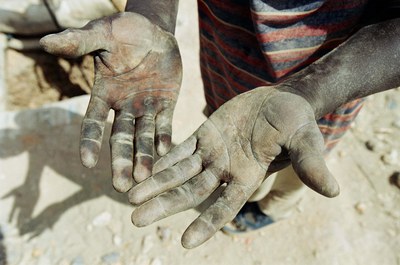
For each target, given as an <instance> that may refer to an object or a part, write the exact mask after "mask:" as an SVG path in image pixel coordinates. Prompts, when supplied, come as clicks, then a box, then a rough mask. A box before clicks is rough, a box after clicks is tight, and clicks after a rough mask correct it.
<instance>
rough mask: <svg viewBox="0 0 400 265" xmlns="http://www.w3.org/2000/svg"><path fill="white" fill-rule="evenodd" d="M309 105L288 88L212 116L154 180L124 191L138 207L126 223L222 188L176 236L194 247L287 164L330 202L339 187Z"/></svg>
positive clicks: (144, 220) (256, 93) (249, 97)
mask: <svg viewBox="0 0 400 265" xmlns="http://www.w3.org/2000/svg"><path fill="white" fill-rule="evenodd" d="M323 150H324V141H323V137H322V135H321V132H320V130H319V128H318V126H317V123H316V121H315V114H314V110H313V107H312V106H311V104H310V103H309V102H308V101H307V100H305V99H304V98H303V97H301V96H299V95H297V94H295V93H292V92H288V91H287V89H286V87H281V86H277V87H259V88H256V89H254V90H251V91H248V92H246V93H243V94H240V95H238V96H236V97H235V98H233V99H231V100H230V101H228V102H226V103H225V104H224V105H222V106H221V107H220V108H219V109H217V110H216V111H215V112H214V113H213V114H212V115H211V116H210V117H209V119H208V120H207V121H205V122H204V123H203V124H202V125H201V126H200V128H199V129H198V130H197V131H196V132H194V133H193V135H192V136H190V137H189V138H188V139H187V140H186V141H185V142H183V143H181V144H180V145H178V146H176V147H175V148H174V149H172V150H171V152H169V153H168V154H167V155H165V156H164V157H162V158H161V159H160V160H158V161H157V163H156V164H155V166H154V175H153V176H151V177H150V178H148V179H147V180H145V181H143V182H141V183H139V184H138V185H137V186H135V187H134V188H132V189H131V190H130V191H129V200H130V202H131V203H132V204H135V205H139V206H138V207H137V208H136V209H135V211H134V212H133V214H132V222H133V223H134V224H135V225H137V226H146V225H149V224H151V223H153V222H155V221H158V220H160V219H162V218H165V217H167V216H170V215H173V214H175V213H178V212H181V211H185V210H187V209H190V208H193V207H196V206H198V205H199V204H200V203H202V202H203V201H204V200H206V199H207V198H208V197H209V196H210V195H211V194H212V193H213V192H214V191H215V190H216V189H217V188H218V187H220V186H222V185H224V184H226V187H224V190H223V192H222V193H221V194H220V195H219V197H218V198H217V199H216V201H215V202H214V203H213V204H211V206H209V207H208V208H207V209H205V210H204V211H203V212H202V213H201V214H200V216H199V217H198V218H197V219H196V220H195V221H194V222H193V223H192V224H191V225H190V226H189V227H188V229H187V230H186V231H185V233H184V235H183V236H182V244H183V246H184V247H186V248H193V247H196V246H198V245H200V244H202V243H203V242H205V241H206V240H208V239H209V238H210V237H211V236H213V235H214V233H216V232H217V231H218V230H219V229H221V228H222V227H223V226H224V225H225V224H226V223H228V222H230V221H231V220H232V219H233V218H234V217H235V216H236V214H237V213H238V212H239V210H240V208H241V207H242V206H243V205H244V204H245V202H246V201H248V199H249V198H250V196H251V195H252V194H253V193H254V192H255V191H256V190H257V189H258V188H259V187H260V185H261V183H262V182H263V181H264V180H265V178H266V177H268V176H269V174H270V173H272V172H276V171H278V170H280V169H282V168H284V167H286V166H288V165H289V164H290V163H291V164H292V166H293V168H294V170H295V172H296V173H297V175H298V176H299V178H300V179H301V180H302V182H303V183H305V184H306V185H308V186H309V187H310V188H312V189H314V190H315V191H317V192H318V193H320V194H323V195H325V196H328V197H333V196H336V195H338V193H339V186H338V184H337V182H336V181H335V179H334V178H333V176H332V175H331V173H330V172H329V170H328V168H327V166H326V164H325V161H324V158H323Z"/></svg>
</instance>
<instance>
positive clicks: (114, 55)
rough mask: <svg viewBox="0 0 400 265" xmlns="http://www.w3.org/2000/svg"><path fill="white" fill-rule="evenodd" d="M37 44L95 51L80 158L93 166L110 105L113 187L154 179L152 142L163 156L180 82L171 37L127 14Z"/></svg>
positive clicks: (55, 50) (74, 52)
mask: <svg viewBox="0 0 400 265" xmlns="http://www.w3.org/2000/svg"><path fill="white" fill-rule="evenodd" d="M40 43H41V45H42V46H43V48H44V49H45V50H46V51H47V52H49V53H52V54H55V55H59V56H63V57H78V56H82V55H85V54H89V53H93V56H94V60H95V71H96V74H95V81H94V85H93V90H92V95H91V99H90V103H89V106H88V109H87V112H86V115H85V118H84V119H83V123H82V131H81V142H80V153H81V159H82V163H83V164H84V165H85V166H86V167H93V166H95V165H96V163H97V160H98V156H99V152H100V148H101V142H102V137H103V131H104V126H105V123H106V119H107V116H108V112H109V110H110V109H113V110H114V111H115V119H114V123H113V128H112V135H111V138H110V144H111V156H112V174H113V185H114V187H115V189H116V190H117V191H120V192H126V191H128V190H129V189H130V188H131V187H132V186H133V184H134V180H135V181H136V182H140V181H143V180H144V179H146V178H147V177H149V176H150V175H151V171H152V166H153V149H154V142H156V149H157V152H158V154H159V155H164V154H166V153H167V152H168V151H169V149H170V146H171V131H172V129H171V123H172V116H173V110H174V108H175V105H176V101H177V97H178V94H179V89H180V85H181V80H182V64H181V58H180V54H179V49H178V45H177V42H176V40H175V38H174V36H173V35H172V34H170V33H168V32H166V31H164V30H162V29H161V28H160V27H158V26H156V25H155V24H153V23H152V22H150V21H149V20H148V19H147V18H145V17H143V16H141V15H139V14H135V13H129V12H126V13H119V14H116V15H113V16H110V17H105V18H102V19H99V20H94V21H92V22H90V23H89V24H87V25H86V26H85V27H83V28H81V29H67V30H65V31H63V32H61V33H58V34H52V35H48V36H46V37H44V38H42V39H41V42H40ZM154 138H155V139H154ZM134 140H135V148H134V144H133V143H134ZM133 156H135V157H134V159H133ZM133 160H134V165H133ZM132 175H133V178H132Z"/></svg>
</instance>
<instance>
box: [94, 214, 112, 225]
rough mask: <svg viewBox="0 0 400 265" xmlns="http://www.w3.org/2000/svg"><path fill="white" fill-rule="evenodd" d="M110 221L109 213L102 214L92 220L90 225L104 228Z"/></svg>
mask: <svg viewBox="0 0 400 265" xmlns="http://www.w3.org/2000/svg"><path fill="white" fill-rule="evenodd" d="M111 219H112V215H111V214H110V213H109V212H102V213H101V214H99V215H97V216H96V217H95V218H94V219H93V221H92V225H94V226H106V225H107V224H108V223H110V221H111Z"/></svg>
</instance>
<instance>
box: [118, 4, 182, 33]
mask: <svg viewBox="0 0 400 265" xmlns="http://www.w3.org/2000/svg"><path fill="white" fill-rule="evenodd" d="M178 4H179V0H165V1H162V0H161V1H160V0H146V1H143V0H142V1H138V0H128V1H127V3H126V7H125V11H126V12H134V13H137V14H141V15H142V16H144V17H146V18H147V19H149V20H150V21H151V22H153V23H154V24H156V25H158V26H160V27H161V28H162V29H164V30H166V31H168V32H170V33H172V34H174V32H175V24H176V15H177V13H178Z"/></svg>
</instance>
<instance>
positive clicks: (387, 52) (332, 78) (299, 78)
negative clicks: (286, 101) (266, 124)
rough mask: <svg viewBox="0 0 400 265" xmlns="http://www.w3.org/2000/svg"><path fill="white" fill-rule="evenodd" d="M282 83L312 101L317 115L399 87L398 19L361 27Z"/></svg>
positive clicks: (399, 39) (399, 26) (399, 43)
mask: <svg viewBox="0 0 400 265" xmlns="http://www.w3.org/2000/svg"><path fill="white" fill-rule="evenodd" d="M285 84H287V85H288V86H289V88H288V90H289V91H291V92H294V93H297V94H300V95H301V96H302V97H304V98H305V99H306V100H307V101H308V102H309V103H310V104H311V105H312V107H313V108H314V111H315V116H316V118H320V117H322V116H323V115H325V114H327V113H330V112H332V111H334V110H335V109H336V108H337V107H339V106H340V105H342V104H344V103H347V102H349V101H351V100H354V99H357V98H362V97H365V96H368V95H371V94H374V93H377V92H381V91H384V90H388V89H392V88H396V87H399V86H400V19H395V20H390V21H385V22H382V23H379V24H375V25H371V26H368V27H365V28H363V29H361V30H360V31H358V32H357V33H356V34H354V36H352V37H351V38H349V40H348V41H346V42H345V43H344V44H342V45H340V46H339V47H338V48H336V49H335V50H333V51H332V52H330V53H329V54H327V55H326V56H324V57H322V58H321V59H320V60H318V61H317V62H315V63H314V64H311V65H310V66H309V67H307V68H305V69H304V70H302V71H300V72H299V73H297V74H295V75H294V76H293V77H292V78H290V79H289V80H288V82H286V83H285Z"/></svg>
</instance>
